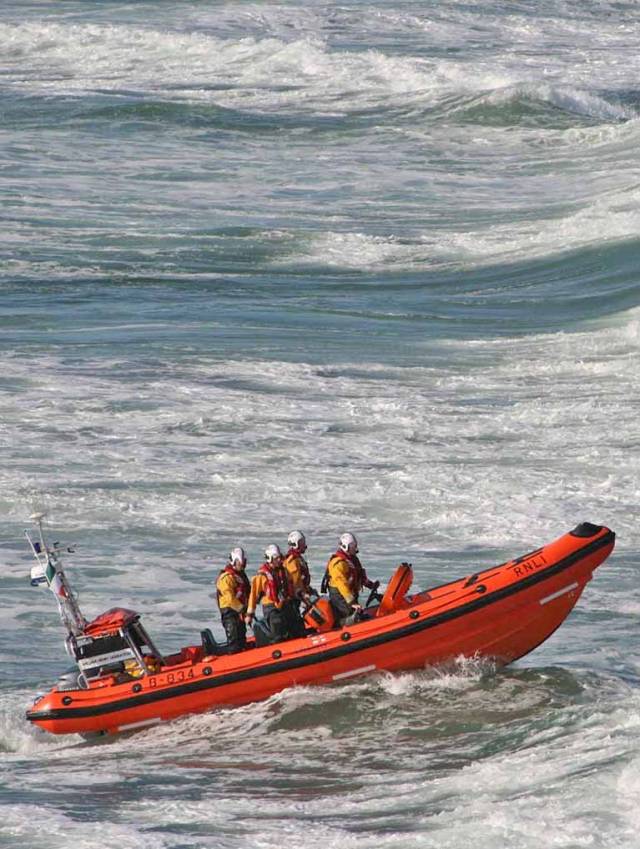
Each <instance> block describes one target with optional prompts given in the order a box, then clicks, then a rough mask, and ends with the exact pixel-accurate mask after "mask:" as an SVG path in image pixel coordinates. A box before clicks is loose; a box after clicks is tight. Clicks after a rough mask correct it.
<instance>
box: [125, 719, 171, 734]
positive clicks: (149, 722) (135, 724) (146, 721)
mask: <svg viewBox="0 0 640 849" xmlns="http://www.w3.org/2000/svg"><path fill="white" fill-rule="evenodd" d="M159 722H162V720H161V719H160V718H159V717H155V719H143V720H141V721H140V722H129V723H128V724H127V725H119V726H118V731H129V730H130V729H131V728H142V727H143V726H145V725H157V724H158V723H159Z"/></svg>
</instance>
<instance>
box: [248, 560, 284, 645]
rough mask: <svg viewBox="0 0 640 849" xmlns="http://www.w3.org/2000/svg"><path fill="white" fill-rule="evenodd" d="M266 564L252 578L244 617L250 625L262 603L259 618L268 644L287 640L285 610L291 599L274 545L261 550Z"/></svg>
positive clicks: (281, 564)
mask: <svg viewBox="0 0 640 849" xmlns="http://www.w3.org/2000/svg"><path fill="white" fill-rule="evenodd" d="M264 557H265V562H264V563H263V564H262V565H261V566H260V568H259V569H258V572H257V574H256V575H254V576H253V578H252V579H251V592H250V593H249V604H248V607H247V613H246V616H245V622H246V623H247V625H251V623H252V622H253V620H254V619H255V615H256V607H257V606H258V604H260V602H262V615H263V617H264V620H265V623H266V625H267V628H268V629H269V632H270V638H271V642H273V643H278V642H280V641H281V640H286V639H287V638H288V637H289V630H288V627H287V626H288V623H287V617H286V615H285V611H284V607H285V605H286V603H287V601H289V600H290V599H292V598H293V589H292V586H291V582H290V580H289V573H288V572H287V570H286V569H285V568H284V565H283V562H282V552H281V551H280V549H279V548H278V546H277V545H268V546H267V547H266V548H265V550H264Z"/></svg>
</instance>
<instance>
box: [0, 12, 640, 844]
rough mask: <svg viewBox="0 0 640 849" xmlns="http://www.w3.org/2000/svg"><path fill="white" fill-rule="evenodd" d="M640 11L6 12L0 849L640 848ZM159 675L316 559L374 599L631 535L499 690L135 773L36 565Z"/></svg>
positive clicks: (376, 709) (144, 754) (307, 713)
mask: <svg viewBox="0 0 640 849" xmlns="http://www.w3.org/2000/svg"><path fill="white" fill-rule="evenodd" d="M639 25H640V14H639V13H638V10H637V7H636V5H635V4H632V3H625V2H616V3H614V2H562V3H550V2H547V0H544V2H539V3H506V2H503V3H490V4H487V3H482V4H479V3H478V4H476V3H473V2H471V3H462V2H455V0H450V2H420V3H418V2H415V0H414V2H393V3H390V4H389V3H385V4H377V3H372V2H355V0H354V1H353V2H348V3H345V4H341V5H334V4H329V3H324V2H319V3H313V4H308V3H303V2H299V0H291V2H283V3H272V2H266V0H265V2H253V3H251V2H229V3H219V4H218V3H210V2H198V3H189V2H187V3H180V4H177V3H171V2H155V3H145V2H139V3H133V2H118V3H114V2H88V0H71V1H70V2H63V3H59V2H56V3H53V2H50V0H41V2H17V0H7V1H6V2H5V3H3V4H2V8H1V9H0V44H1V45H2V48H1V49H0V115H1V118H2V120H1V121H0V196H1V199H2V204H1V206H0V223H1V226H0V256H1V257H2V262H1V264H0V352H1V357H2V369H1V370H0V450H1V455H0V456H1V458H2V461H1V462H0V508H1V509H0V535H1V545H0V565H1V566H2V574H3V588H4V589H3V594H2V602H1V604H2V607H1V612H0V661H1V663H2V667H1V668H2V673H3V674H2V676H1V679H0V753H1V760H0V762H1V764H2V790H1V796H0V799H1V804H2V810H1V814H2V816H1V823H0V844H1V845H3V846H5V845H6V846H8V847H25V849H41V848H42V849H53V847H67V846H69V845H73V846H76V847H78V849H94V847H98V846H100V847H102V846H104V845H106V844H110V843H117V844H118V845H119V846H121V847H123V849H127V848H128V847H136V848H137V847H150V849H155V848H156V847H158V849H236V848H237V847H238V849H239V847H282V846H283V845H295V846H302V845H305V846H308V847H315V846H318V847H319V846H322V847H341V848H342V847H349V846H355V845H358V846H360V847H367V846H370V847H376V849H378V848H379V847H382V849H385V847H406V846H420V847H429V849H431V847H433V849H435V847H438V849H442V847H451V849H464V847H472V846H473V847H474V849H475V847H479V849H493V847H496V849H498V847H500V849H502V847H505V846H509V847H511V849H520V847H521V849H538V847H540V846H550V845H553V846H556V847H566V849H569V848H570V849H574V847H582V846H584V847H606V849H611V847H616V846H619V847H625V849H626V848H627V847H633V846H636V845H638V837H637V833H638V827H639V826H640V819H639V815H638V806H637V796H638V791H639V789H640V745H639V744H638V733H639V731H640V688H639V678H638V671H639V663H638V657H639V652H640V638H639V637H638V619H639V617H640V592H639V591H638V559H637V555H636V551H637V547H638V544H639V543H640V534H639V533H638V530H637V527H636V516H637V504H638V499H639V497H640V484H639V483H638V481H639V480H640V463H639V461H638V448H639V446H640V438H639V436H638V434H639V432H640V431H639V428H638V400H637V399H638V375H639V372H640V368H639V357H638V354H639V348H640V278H639V277H638V271H637V269H638V266H639V261H640V241H639V239H638V232H639V225H640V207H639V203H638V201H639V197H640V194H639V193H640V190H639V186H640V165H639V161H638V153H637V151H638V141H639V139H640V130H639V127H640V123H639V121H638V115H639V113H640V91H639V89H638V82H637V81H638V79H639V78H640V54H639V53H638V50H637V32H638V26H639ZM34 503H37V504H42V503H45V504H46V505H48V507H49V510H50V519H51V523H52V525H53V526H54V528H55V535H56V538H57V536H58V535H60V537H61V538H62V539H63V540H65V541H67V542H69V543H77V550H76V553H75V554H74V555H73V556H72V557H70V558H69V560H68V562H67V567H68V572H69V574H70V575H71V577H72V580H73V582H74V584H75V585H76V587H77V588H78V589H79V591H80V594H81V604H82V606H83V609H84V610H85V612H86V614H87V615H89V616H92V615H95V614H97V613H99V612H100V611H102V610H103V609H105V608H107V607H109V606H111V605H112V604H114V603H119V604H123V605H124V606H128V607H134V608H136V609H138V610H140V611H141V612H142V613H143V615H144V618H145V622H146V624H147V627H148V628H149V630H150V631H151V633H152V634H154V635H155V636H156V638H157V640H158V642H159V643H160V645H161V647H162V648H164V649H172V648H174V647H177V646H179V645H182V644H187V643H189V642H192V641H194V640H195V639H197V634H198V632H199V630H200V628H201V627H204V626H205V625H211V626H212V627H213V629H214V631H215V632H216V633H218V634H220V633H221V628H220V625H219V622H218V620H217V613H216V611H215V604H214V601H213V598H212V579H213V577H214V575H215V573H216V570H217V569H218V568H219V566H220V565H221V563H222V561H223V559H224V557H225V555H226V552H227V551H228V549H229V547H230V546H231V545H232V544H237V543H238V542H240V543H242V544H244V545H246V547H247V548H248V550H249V554H250V562H251V565H252V566H256V565H257V564H258V562H259V557H260V552H261V549H262V548H263V547H264V545H265V544H266V543H268V542H271V541H278V542H280V543H283V542H284V538H285V535H286V532H287V531H288V530H290V529H291V528H292V527H300V528H302V529H303V530H305V531H306V532H307V534H308V536H309V538H310V543H311V551H310V554H311V558H310V559H311V563H312V567H313V571H314V573H315V575H316V576H319V574H320V573H321V570H322V568H323V565H324V562H325V560H326V557H327V555H328V554H329V552H330V551H331V549H332V547H333V546H334V545H335V537H336V534H337V533H338V532H340V531H342V530H343V529H345V528H347V527H348V528H349V529H351V530H354V531H355V532H356V533H358V535H359V537H360V542H361V550H362V553H363V559H364V560H365V562H366V564H367V566H368V568H369V570H370V572H372V573H373V575H374V576H375V577H378V578H380V579H382V580H384V578H385V577H386V576H387V575H388V573H389V570H390V568H392V566H393V565H394V564H395V563H396V562H397V561H398V560H400V559H409V560H411V561H412V562H413V564H414V568H415V571H416V582H417V583H418V584H419V585H420V586H427V585H429V584H430V583H438V582H441V581H443V580H447V579H453V578H456V577H459V576H461V575H464V574H468V573H470V572H472V571H475V570H476V569H478V568H483V567H486V566H490V565H491V564H493V563H496V562H500V561H502V560H504V559H506V558H507V557H511V556H514V555H517V554H520V553H523V552H524V551H527V550H530V549H531V548H534V547H537V546H538V545H540V544H543V543H545V542H547V541H550V540H551V539H553V538H555V537H556V536H559V535H560V534H562V533H564V532H565V531H567V530H568V529H570V528H571V527H573V526H574V525H575V524H577V523H578V522H579V521H585V520H588V521H592V522H597V523H603V524H606V525H608V526H610V527H611V528H613V529H614V530H615V531H616V532H617V534H618V544H617V548H616V553H615V555H614V557H612V558H611V560H610V561H609V562H608V563H607V564H606V565H605V566H604V567H603V568H602V569H601V570H599V571H598V573H596V576H595V579H594V581H593V583H592V584H590V585H589V587H588V588H587V590H586V592H585V594H584V596H583V598H582V599H581V601H580V603H579V606H578V608H577V609H576V611H575V612H574V613H573V614H572V616H571V617H570V619H569V620H568V621H567V622H566V623H565V624H564V625H563V627H562V628H561V629H560V630H559V631H558V632H557V633H556V634H555V635H554V636H553V638H552V639H551V640H549V641H548V642H547V643H546V644H545V645H544V646H542V647H541V648H539V649H538V650H537V651H536V652H535V653H533V654H532V655H531V656H529V657H528V658H526V659H525V660H523V661H521V662H519V663H518V664H516V665H514V666H513V667H512V668H510V669H508V670H504V671H502V672H498V673H496V672H495V671H494V670H493V669H491V668H490V667H488V666H483V665H480V664H478V663H477V662H475V661H473V660H461V661H460V662H459V663H458V665H456V666H454V667H452V668H450V669H443V670H426V671H423V672H416V673H414V674H407V675H401V676H394V677H392V676H381V677H378V678H372V679H367V680H362V681H357V682H354V683H351V684H348V685H345V686H340V687H335V688H322V689H305V688H299V689H292V690H290V691H287V692H284V693H282V694H279V695H278V696H275V697H273V698H272V699H270V700H269V701H267V702H265V703H262V704H256V705H251V706H248V707H245V708H241V709H238V710H224V711H220V712H217V713H211V714H209V715H205V716H198V717H187V718H184V719H182V720H180V721H177V722H174V723H171V724H169V725H166V726H162V727H161V728H159V729H154V730H153V731H149V732H143V733H139V734H136V735H133V736H130V737H128V738H122V739H117V740H115V741H111V742H107V743H103V744H95V743H93V744H89V743H86V742H83V741H82V740H81V739H80V738H75V737H70V738H62V739H59V738H52V737H46V736H44V735H41V734H39V733H35V732H34V730H33V729H30V728H28V727H27V726H26V724H25V722H24V719H23V715H24V709H25V707H26V706H27V705H28V704H29V703H30V701H31V699H32V698H33V696H34V695H35V693H36V692H38V691H41V690H43V689H46V688H48V687H49V686H50V684H51V683H52V682H53V681H54V680H55V678H56V677H57V675H58V673H59V672H60V671H62V670H63V669H65V668H66V666H67V663H66V661H65V658H64V655H63V650H62V641H61V637H62V631H61V628H60V626H59V623H58V620H57V615H56V612H55V606H54V604H53V600H52V599H51V598H50V597H47V595H46V594H45V593H42V592H38V591H36V590H34V589H31V588H30V587H29V586H28V581H27V574H28V570H29V568H30V563H29V559H28V556H27V552H26V549H25V546H24V544H23V542H22V541H21V534H22V530H23V528H24V526H25V525H24V523H25V519H26V517H27V515H28V514H29V512H30V511H31V507H32V504H34Z"/></svg>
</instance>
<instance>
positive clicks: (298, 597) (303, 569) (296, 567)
mask: <svg viewBox="0 0 640 849" xmlns="http://www.w3.org/2000/svg"><path fill="white" fill-rule="evenodd" d="M287 543H288V545H289V550H288V551H287V553H286V555H285V558H284V567H285V569H286V570H287V572H288V573H289V580H290V582H291V587H292V589H293V594H294V597H293V598H292V599H291V600H290V601H288V602H287V604H286V605H285V616H286V617H287V624H288V629H289V634H290V636H291V637H304V636H305V633H306V631H305V626H304V620H303V619H302V616H301V615H300V602H302V601H308V600H309V599H310V598H311V597H313V596H317V593H316V591H315V590H314V589H313V587H312V586H311V575H310V574H309V566H308V565H307V561H306V559H305V557H304V553H305V551H306V550H307V541H306V540H305V537H304V534H303V533H302V531H291V533H290V534H289V536H288V537H287Z"/></svg>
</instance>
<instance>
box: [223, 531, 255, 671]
mask: <svg viewBox="0 0 640 849" xmlns="http://www.w3.org/2000/svg"><path fill="white" fill-rule="evenodd" d="M246 566H247V556H246V554H245V553H244V549H243V548H240V546H238V547H237V548H233V549H231V552H230V553H229V560H228V562H227V565H226V566H225V567H224V569H223V570H222V571H221V572H220V574H219V575H218V580H217V581H216V591H217V596H218V607H219V608H220V616H221V618H222V624H223V626H224V630H225V633H226V635H227V645H228V647H229V648H228V651H229V654H234V653H235V652H238V651H242V650H243V649H244V648H245V647H246V643H247V628H246V625H245V623H244V614H245V613H246V610H247V602H248V601H249V590H250V586H249V579H248V578H247V576H246V574H245V571H244V570H245V569H246Z"/></svg>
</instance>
